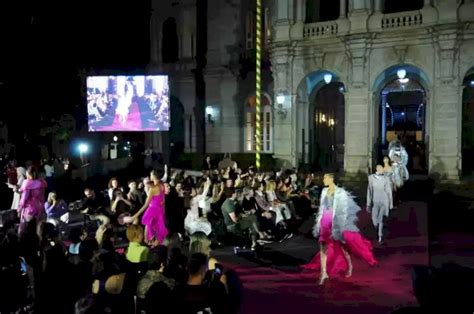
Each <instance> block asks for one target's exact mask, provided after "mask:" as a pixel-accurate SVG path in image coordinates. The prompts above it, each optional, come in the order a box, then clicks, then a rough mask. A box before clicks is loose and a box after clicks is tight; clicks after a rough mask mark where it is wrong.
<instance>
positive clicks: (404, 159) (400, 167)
mask: <svg viewBox="0 0 474 314" xmlns="http://www.w3.org/2000/svg"><path fill="white" fill-rule="evenodd" d="M388 157H390V160H391V161H392V168H393V180H394V183H395V186H396V187H397V189H398V188H401V187H402V186H403V184H404V183H405V181H407V180H408V179H409V178H410V174H409V173H408V169H407V165H408V153H407V151H406V150H405V147H403V145H402V144H401V142H400V141H399V140H395V141H391V142H390V144H389V145H388Z"/></svg>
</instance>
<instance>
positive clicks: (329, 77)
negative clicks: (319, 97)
mask: <svg viewBox="0 0 474 314" xmlns="http://www.w3.org/2000/svg"><path fill="white" fill-rule="evenodd" d="M323 78H324V82H326V84H329V83H331V81H332V74H331V73H326V74H324V77H323Z"/></svg>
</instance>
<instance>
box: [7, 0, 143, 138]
mask: <svg viewBox="0 0 474 314" xmlns="http://www.w3.org/2000/svg"><path fill="white" fill-rule="evenodd" d="M150 14H151V9H150V1H149V0H139V1H121V0H114V1H112V0H100V1H99V0H96V1H91V0H76V1H41V0H39V1H38V0H36V1H35V0H29V1H7V0H5V1H1V4H0V23H1V24H0V25H1V27H0V28H1V51H2V53H1V56H0V82H2V85H0V103H1V105H2V109H3V110H4V108H5V106H8V107H9V108H10V109H12V111H13V112H12V114H9V115H6V114H2V115H1V118H0V119H2V120H7V122H8V123H9V126H10V129H11V130H10V133H18V131H19V130H18V129H17V130H15V129H14V126H15V125H18V123H17V122H16V121H19V116H21V117H22V120H23V123H21V124H22V127H23V128H24V127H25V126H26V127H27V128H28V129H31V130H33V132H34V130H35V129H37V127H38V124H39V123H40V118H39V117H40V114H42V115H43V116H44V117H45V118H46V119H47V118H48V116H50V115H53V116H54V115H58V114H61V113H71V114H73V115H78V116H81V114H83V113H84V112H85V104H84V103H83V99H82V97H83V91H82V90H81V79H80V78H79V77H78V75H77V73H79V72H80V71H81V70H85V71H87V72H90V71H96V72H99V73H100V71H107V70H110V71H136V72H140V71H143V70H144V68H145V66H146V65H147V64H148V61H149V17H150ZM78 108H79V109H78ZM13 122H14V123H13ZM12 135H13V134H12Z"/></svg>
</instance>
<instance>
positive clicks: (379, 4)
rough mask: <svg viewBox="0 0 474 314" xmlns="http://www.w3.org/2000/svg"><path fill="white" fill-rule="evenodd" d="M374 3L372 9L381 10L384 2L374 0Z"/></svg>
mask: <svg viewBox="0 0 474 314" xmlns="http://www.w3.org/2000/svg"><path fill="white" fill-rule="evenodd" d="M374 4H375V6H374V11H375V12H382V11H383V9H384V4H385V1H384V0H375V2H374Z"/></svg>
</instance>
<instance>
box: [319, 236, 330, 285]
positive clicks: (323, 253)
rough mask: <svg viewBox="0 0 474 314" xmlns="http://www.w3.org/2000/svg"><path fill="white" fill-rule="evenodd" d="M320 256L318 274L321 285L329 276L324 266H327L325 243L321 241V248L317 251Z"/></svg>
mask: <svg viewBox="0 0 474 314" xmlns="http://www.w3.org/2000/svg"><path fill="white" fill-rule="evenodd" d="M319 255H320V256H321V274H320V275H319V285H320V286H322V285H323V284H324V281H325V280H326V279H328V278H329V276H328V273H327V270H326V266H327V259H328V256H327V244H325V243H321V250H320V252H319Z"/></svg>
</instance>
